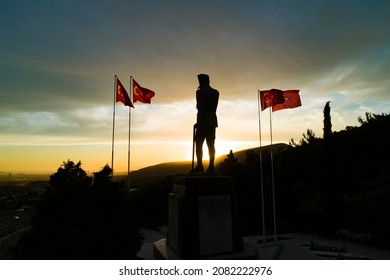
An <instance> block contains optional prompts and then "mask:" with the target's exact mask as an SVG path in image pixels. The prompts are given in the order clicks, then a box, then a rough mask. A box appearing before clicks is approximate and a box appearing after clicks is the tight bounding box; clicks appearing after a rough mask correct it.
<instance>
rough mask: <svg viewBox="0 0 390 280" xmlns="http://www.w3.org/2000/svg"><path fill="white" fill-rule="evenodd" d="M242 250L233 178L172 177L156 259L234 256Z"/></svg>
mask: <svg viewBox="0 0 390 280" xmlns="http://www.w3.org/2000/svg"><path fill="white" fill-rule="evenodd" d="M244 248H245V247H244V243H243V239H242V236H241V233H240V230H239V223H238V213H237V206H236V199H235V195H234V191H233V184H232V179H231V178H230V177H226V176H183V177H177V178H175V179H174V185H173V190H172V193H170V194H169V221H168V233H167V239H166V240H164V241H160V242H156V243H155V245H154V252H155V256H156V258H168V259H201V258H209V257H212V256H221V255H226V254H228V255H229V254H237V253H239V252H243V251H244ZM168 252H170V253H168Z"/></svg>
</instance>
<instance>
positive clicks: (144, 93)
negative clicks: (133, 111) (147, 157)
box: [133, 79, 155, 104]
mask: <svg viewBox="0 0 390 280" xmlns="http://www.w3.org/2000/svg"><path fill="white" fill-rule="evenodd" d="M154 95H155V93H154V91H151V90H150V89H147V88H143V87H141V86H140V85H139V84H138V83H137V82H136V81H135V80H134V79H133V101H134V102H137V101H139V102H141V103H149V104H150V102H151V99H152V97H153V96H154Z"/></svg>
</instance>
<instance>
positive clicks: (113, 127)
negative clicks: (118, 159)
mask: <svg viewBox="0 0 390 280" xmlns="http://www.w3.org/2000/svg"><path fill="white" fill-rule="evenodd" d="M117 78H118V77H117V75H115V78H114V106H113V107H114V109H113V113H112V145H111V169H112V174H114V137H115V132H114V130H115V103H116V91H117V88H118V87H117Z"/></svg>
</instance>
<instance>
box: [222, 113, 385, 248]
mask: <svg viewBox="0 0 390 280" xmlns="http://www.w3.org/2000/svg"><path fill="white" fill-rule="evenodd" d="M324 113H326V112H325V110H324ZM359 122H360V123H361V126H359V127H347V128H346V129H345V130H343V131H340V132H333V133H332V135H331V137H332V139H331V141H332V142H331V146H330V145H328V146H326V143H325V139H323V138H317V137H315V135H314V133H313V132H312V131H311V130H310V129H308V130H307V134H304V135H303V139H302V140H301V141H300V142H299V143H298V144H297V143H295V142H294V141H293V140H292V141H291V142H290V144H292V145H290V146H289V148H288V149H285V150H282V151H279V152H276V153H274V171H275V172H274V173H275V176H274V178H275V190H276V218H277V229H278V232H279V233H282V232H292V231H304V232H312V233H318V234H321V235H326V236H334V235H338V236H340V237H345V238H349V239H356V240H358V241H366V242H370V243H376V244H380V245H384V246H390V243H389V241H388V239H387V237H388V236H389V235H390V215H389V213H390V204H389V203H388V201H390V197H389V196H390V172H389V171H390V163H389V160H388V158H389V156H390V148H389V145H388V139H389V137H390V115H385V114H382V115H375V114H370V113H367V114H366V120H363V119H362V118H359ZM328 125H329V124H328ZM328 137H329V136H328ZM324 147H325V148H324ZM329 147H331V150H329V149H330V148H329ZM262 165H263V176H264V177H263V178H264V192H265V195H264V198H265V205H264V206H265V217H266V218H265V222H266V229H267V233H268V234H270V233H272V231H273V216H272V213H273V211H272V192H271V172H270V155H269V153H267V152H266V151H265V150H264V151H263V153H262ZM259 170H260V161H259V155H258V154H255V153H254V152H253V151H252V152H248V153H247V157H246V160H245V161H244V162H243V163H242V164H239V163H238V162H237V161H236V160H235V159H234V156H233V155H232V154H231V155H228V157H227V158H226V160H225V161H224V162H223V163H222V164H221V165H220V166H219V171H220V172H221V174H222V175H229V176H233V177H234V181H235V183H236V191H237V197H238V205H239V209H240V218H241V223H242V228H243V231H244V233H245V234H250V233H257V232H261V196H260V171H259Z"/></svg>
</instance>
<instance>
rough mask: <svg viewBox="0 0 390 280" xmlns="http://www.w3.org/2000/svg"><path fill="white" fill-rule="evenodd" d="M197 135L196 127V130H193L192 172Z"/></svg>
mask: <svg viewBox="0 0 390 280" xmlns="http://www.w3.org/2000/svg"><path fill="white" fill-rule="evenodd" d="M195 134H196V128H195V125H194V129H193V130H192V167H191V171H194V156H195Z"/></svg>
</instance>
